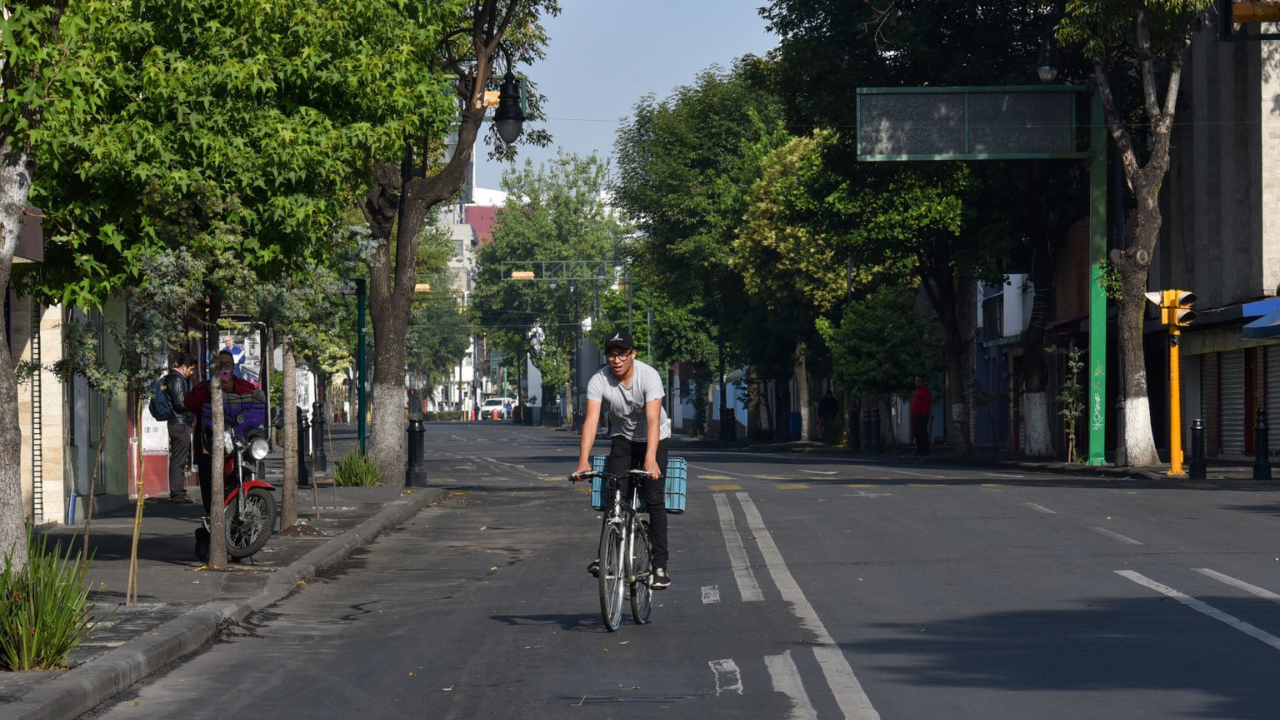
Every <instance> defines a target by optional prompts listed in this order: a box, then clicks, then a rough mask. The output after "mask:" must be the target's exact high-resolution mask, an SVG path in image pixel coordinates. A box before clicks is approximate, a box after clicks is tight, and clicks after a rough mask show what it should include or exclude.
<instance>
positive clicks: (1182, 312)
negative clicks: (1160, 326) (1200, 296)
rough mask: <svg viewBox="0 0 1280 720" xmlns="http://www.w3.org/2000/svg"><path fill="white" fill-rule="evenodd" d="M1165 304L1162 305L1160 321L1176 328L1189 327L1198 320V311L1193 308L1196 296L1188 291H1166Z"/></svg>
mask: <svg viewBox="0 0 1280 720" xmlns="http://www.w3.org/2000/svg"><path fill="white" fill-rule="evenodd" d="M1163 300H1164V301H1163V302H1162V303H1160V308H1161V309H1160V321H1161V322H1162V323H1164V324H1165V325H1173V326H1174V327H1189V326H1190V325H1191V323H1193V322H1195V320H1196V311H1195V310H1192V309H1191V306H1192V305H1194V304H1195V302H1196V294H1195V293H1193V292H1190V291H1188V290H1165V291H1164V298H1163Z"/></svg>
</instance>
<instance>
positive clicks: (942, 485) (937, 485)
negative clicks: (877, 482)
mask: <svg viewBox="0 0 1280 720" xmlns="http://www.w3.org/2000/svg"><path fill="white" fill-rule="evenodd" d="M849 487H856V486H855V485H850V486H849ZM907 487H946V485H944V484H942V483H907Z"/></svg>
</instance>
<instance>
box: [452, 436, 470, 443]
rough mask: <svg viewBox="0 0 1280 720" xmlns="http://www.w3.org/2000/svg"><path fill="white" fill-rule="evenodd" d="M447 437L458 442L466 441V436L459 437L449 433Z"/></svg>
mask: <svg viewBox="0 0 1280 720" xmlns="http://www.w3.org/2000/svg"><path fill="white" fill-rule="evenodd" d="M449 437H451V438H453V439H454V440H457V441H458V442H466V441H467V439H466V438H460V437H458V436H457V435H450V436H449Z"/></svg>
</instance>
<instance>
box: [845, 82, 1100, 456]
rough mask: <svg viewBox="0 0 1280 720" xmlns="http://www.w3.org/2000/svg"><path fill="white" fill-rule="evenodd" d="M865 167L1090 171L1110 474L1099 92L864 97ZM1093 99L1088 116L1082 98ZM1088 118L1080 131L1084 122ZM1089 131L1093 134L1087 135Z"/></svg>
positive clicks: (1093, 274) (1092, 386)
mask: <svg viewBox="0 0 1280 720" xmlns="http://www.w3.org/2000/svg"><path fill="white" fill-rule="evenodd" d="M857 98H858V108H857V116H858V127H857V133H858V135H857V137H858V159H859V160H862V161H867V162H903V161H907V162H911V161H929V160H1060V159H1079V160H1087V161H1088V162H1089V455H1088V458H1087V460H1086V464H1088V465H1104V464H1106V459H1105V455H1104V449H1105V448H1104V445H1105V442H1106V427H1107V414H1106V404H1105V403H1106V395H1107V371H1106V357H1107V298H1106V295H1105V294H1104V293H1103V290H1102V282H1101V280H1102V267H1103V261H1104V260H1105V259H1106V252H1107V230H1106V227H1107V134H1106V124H1105V122H1104V118H1103V113H1102V99H1101V98H1100V97H1099V95H1098V92H1097V89H1096V88H1095V87H1094V86H1093V85H1017V86H1003V87H1001V86H993V87H937V88H931V87H916V88H858V93H857ZM1085 98H1088V99H1089V105H1088V109H1087V110H1086V109H1085V108H1084V107H1083V106H1084V102H1083V101H1084V99H1085ZM1081 117H1087V118H1088V121H1087V124H1086V125H1085V126H1084V128H1083V129H1082V128H1081V127H1080V124H1079V123H1078V122H1077V118H1081ZM1082 130H1087V131H1088V132H1087V133H1086V132H1083V131H1082Z"/></svg>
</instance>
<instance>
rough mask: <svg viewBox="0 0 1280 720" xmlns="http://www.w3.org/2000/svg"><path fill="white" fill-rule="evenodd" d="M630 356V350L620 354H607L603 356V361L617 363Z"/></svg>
mask: <svg viewBox="0 0 1280 720" xmlns="http://www.w3.org/2000/svg"><path fill="white" fill-rule="evenodd" d="M630 354H631V351H630V350H627V351H626V352H620V353H607V354H605V359H607V360H608V361H609V362H617V361H619V360H626V359H627V356H628V355H630Z"/></svg>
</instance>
